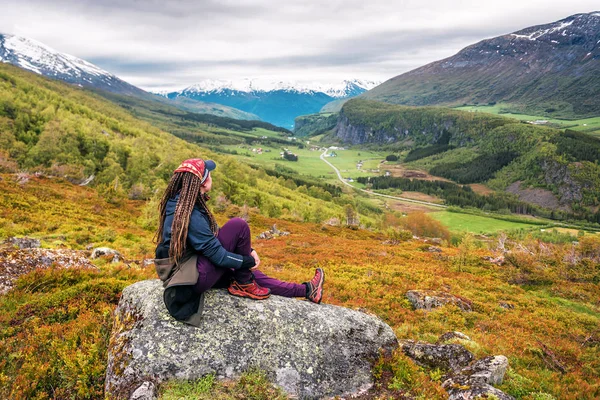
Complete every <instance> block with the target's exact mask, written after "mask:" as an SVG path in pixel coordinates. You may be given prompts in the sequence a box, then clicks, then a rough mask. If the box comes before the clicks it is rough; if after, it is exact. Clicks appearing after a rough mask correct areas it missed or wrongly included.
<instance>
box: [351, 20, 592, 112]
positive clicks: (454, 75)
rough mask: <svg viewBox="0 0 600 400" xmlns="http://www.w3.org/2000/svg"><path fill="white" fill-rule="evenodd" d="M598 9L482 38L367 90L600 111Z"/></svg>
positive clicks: (416, 100) (370, 95)
mask: <svg viewBox="0 0 600 400" xmlns="http://www.w3.org/2000/svg"><path fill="white" fill-rule="evenodd" d="M598 90H600V12H597V11H595V12H591V13H585V14H575V15H572V16H569V17H567V18H564V19H561V20H559V21H556V22H552V23H549V24H543V25H536V26H532V27H528V28H524V29H521V30H518V31H515V32H512V33H509V34H506V35H501V36H498V37H495V38H491V39H486V40H482V41H480V42H477V43H475V44H473V45H470V46H467V47H465V48H464V49H462V50H461V51H459V52H458V53H457V54H455V55H453V56H451V57H448V58H445V59H443V60H439V61H435V62H433V63H430V64H427V65H424V66H422V67H419V68H417V69H414V70H412V71H409V72H406V73H404V74H401V75H398V76H396V77H394V78H392V79H390V80H388V81H386V82H384V83H382V84H381V85H379V86H377V87H375V88H373V89H371V90H370V91H368V92H366V93H364V94H362V95H361V97H363V98H365V99H371V100H379V101H384V102H388V103H393V104H404V105H415V106H423V105H444V106H458V105H464V104H489V103H502V104H506V105H507V111H514V112H521V113H525V112H527V113H532V114H533V115H549V116H553V117H555V118H565V119H569V118H574V117H587V116H596V115H600V101H598V100H597V93H598Z"/></svg>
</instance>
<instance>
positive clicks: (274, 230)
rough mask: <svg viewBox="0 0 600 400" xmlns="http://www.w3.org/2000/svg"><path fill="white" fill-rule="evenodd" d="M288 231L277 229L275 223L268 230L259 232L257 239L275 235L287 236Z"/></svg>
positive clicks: (270, 237) (271, 237)
mask: <svg viewBox="0 0 600 400" xmlns="http://www.w3.org/2000/svg"><path fill="white" fill-rule="evenodd" d="M289 234H290V233H289V232H286V231H280V230H279V229H277V225H276V224H273V226H272V227H271V229H269V230H268V231H264V232H262V233H260V234H259V235H258V236H257V238H258V239H266V240H268V239H273V238H275V237H279V236H287V235H289Z"/></svg>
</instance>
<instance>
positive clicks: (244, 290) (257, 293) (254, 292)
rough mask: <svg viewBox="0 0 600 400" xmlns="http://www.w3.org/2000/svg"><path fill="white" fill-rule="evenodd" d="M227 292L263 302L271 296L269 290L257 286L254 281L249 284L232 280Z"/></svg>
mask: <svg viewBox="0 0 600 400" xmlns="http://www.w3.org/2000/svg"><path fill="white" fill-rule="evenodd" d="M227 290H228V291H229V293H231V294H232V295H234V296H239V297H248V298H250V299H254V300H264V299H266V298H268V297H269V296H270V295H271V289H267V288H264V287H261V286H258V283H256V280H254V279H252V281H250V282H249V283H239V282H237V281H235V280H234V281H232V282H231V285H229V287H228V288H227Z"/></svg>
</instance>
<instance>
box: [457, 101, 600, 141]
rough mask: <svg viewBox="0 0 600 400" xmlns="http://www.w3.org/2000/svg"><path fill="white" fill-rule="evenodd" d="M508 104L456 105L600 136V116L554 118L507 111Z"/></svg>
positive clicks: (466, 109)
mask: <svg viewBox="0 0 600 400" xmlns="http://www.w3.org/2000/svg"><path fill="white" fill-rule="evenodd" d="M507 107H510V106H507V105H504V104H495V105H493V106H491V105H486V106H462V107H456V109H457V110H463V111H474V112H475V111H476V112H485V113H491V114H501V115H502V116H504V117H510V118H515V119H518V120H520V121H537V120H546V121H548V124H550V125H552V126H556V127H559V128H561V129H566V128H568V129H573V130H576V131H581V132H586V133H589V134H590V135H595V136H598V135H600V117H594V118H585V119H573V120H568V119H553V118H548V117H544V116H542V115H526V114H516V113H512V112H509V111H507Z"/></svg>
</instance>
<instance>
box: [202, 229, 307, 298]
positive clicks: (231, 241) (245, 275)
mask: <svg viewBox="0 0 600 400" xmlns="http://www.w3.org/2000/svg"><path fill="white" fill-rule="evenodd" d="M217 238H218V239H219V242H221V245H222V246H223V247H224V248H225V250H227V251H230V252H232V253H236V254H241V255H244V256H249V255H250V253H251V251H252V244H251V239H250V228H249V227H248V224H247V223H246V221H244V220H243V219H241V218H232V219H230V220H229V221H227V223H226V224H225V225H223V226H222V227H221V229H219V234H218V235H217ZM196 266H197V268H198V282H196V286H195V290H196V292H198V293H203V292H205V291H207V290H208V289H210V288H213V287H216V288H224V287H228V286H229V283H230V282H231V279H235V280H237V281H238V282H248V281H250V279H252V275H254V278H255V279H256V283H258V284H259V285H260V286H262V287H266V288H269V289H271V293H272V294H276V295H278V296H284V297H304V296H305V295H306V286H304V285H302V284H298V283H290V282H282V281H280V280H277V279H275V278H270V277H268V276H267V275H265V274H263V273H262V272H260V271H259V270H257V269H255V270H254V271H250V270H248V269H232V268H220V267H217V266H215V265H213V263H211V262H210V261H209V260H208V259H207V258H206V257H204V256H202V255H199V256H198V264H197V265H196Z"/></svg>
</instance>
